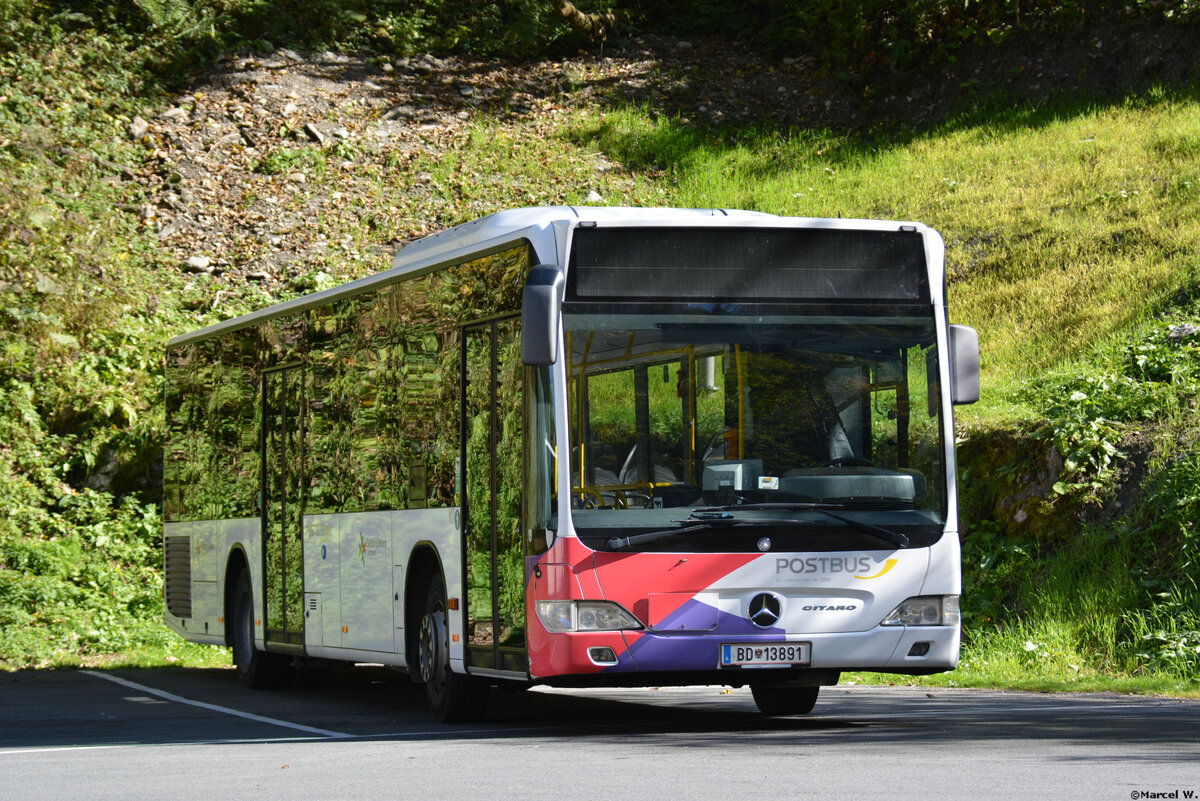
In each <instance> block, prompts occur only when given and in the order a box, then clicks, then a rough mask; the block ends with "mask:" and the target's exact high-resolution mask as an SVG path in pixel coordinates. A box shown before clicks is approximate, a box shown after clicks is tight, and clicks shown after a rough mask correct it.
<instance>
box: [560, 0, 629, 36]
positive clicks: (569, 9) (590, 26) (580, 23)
mask: <svg viewBox="0 0 1200 801" xmlns="http://www.w3.org/2000/svg"><path fill="white" fill-rule="evenodd" d="M550 5H551V6H553V7H554V10H555V11H556V12H558V13H559V14H561V15H562V17H563V19H565V20H566V21H567V24H568V25H570V26H571V27H572V28H574V29H575V30H577V31H579V32H580V33H582V34H584V35H585V36H587V37H589V38H590V39H592V40H593V41H602V40H604V39H605V38H606V37H607V36H608V31H609V29H611V28H612V26H613V25H614V24H616V21H617V18H616V16H615V15H614V14H611V13H606V14H585V13H584V12H582V11H580V10H579V9H578V8H576V7H575V4H574V3H572V2H571V0H550Z"/></svg>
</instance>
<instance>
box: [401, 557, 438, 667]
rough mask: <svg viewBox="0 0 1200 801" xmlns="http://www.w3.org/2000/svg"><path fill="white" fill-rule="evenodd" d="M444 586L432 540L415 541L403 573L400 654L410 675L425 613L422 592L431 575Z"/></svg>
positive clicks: (427, 587) (426, 588)
mask: <svg viewBox="0 0 1200 801" xmlns="http://www.w3.org/2000/svg"><path fill="white" fill-rule="evenodd" d="M435 577H436V578H438V579H440V580H441V582H442V587H443V588H445V586H446V573H445V570H444V568H443V567H442V557H441V554H439V553H438V550H437V547H436V546H434V544H433V543H432V542H428V541H424V542H419V543H417V544H416V545H414V546H413V549H412V553H411V554H410V555H409V559H408V570H407V571H405V574H404V653H405V662H407V663H408V665H409V669H410V674H411V675H412V676H413V677H414V679H415V678H417V677H418V676H419V674H418V672H417V671H415V670H413V669H412V668H413V659H414V658H415V657H416V653H417V633H418V630H419V629H420V622H421V616H422V615H424V614H425V595H426V593H427V592H428V589H429V582H430V581H431V580H432V579H433V578H435Z"/></svg>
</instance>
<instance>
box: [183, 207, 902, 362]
mask: <svg viewBox="0 0 1200 801" xmlns="http://www.w3.org/2000/svg"><path fill="white" fill-rule="evenodd" d="M589 222H590V223H595V224H599V225H614V224H619V225H637V226H663V227H673V226H689V225H701V224H703V225H706V226H708V225H712V226H738V227H742V226H745V227H760V226H761V227H772V226H779V225H785V226H787V227H813V228H847V229H859V230H862V229H876V230H893V231H894V230H896V228H897V227H899V226H913V227H914V228H915V229H918V230H924V229H926V226H923V225H920V224H918V223H910V222H893V221H882V220H851V219H823V218H800V217H782V216H779V215H775V214H767V213H765V212H757V211H742V210H736V209H676V208H663V207H628V206H539V207H528V208H517V209H508V210H506V211H498V212H496V213H494V214H490V215H488V216H486V217H481V218H479V219H477V220H472V221H470V222H466V223H462V224H461V225H456V226H454V227H453V228H448V229H446V230H444V231H439V232H437V233H434V234H430V235H428V236H425V237H422V238H420V239H417V240H415V241H413V242H410V243H408V244H406V245H404V246H402V247H401V248H400V250H399V251H398V252H397V253H396V255H395V256H394V257H393V258H392V262H391V266H390V268H389V269H387V270H384V271H382V272H378V273H373V274H371V275H368V276H365V277H363V278H359V279H357V280H355V281H351V282H349V283H346V284H342V285H340V286H336V287H332V288H330V289H326V290H324V291H321V292H317V293H314V294H311V295H305V296H303V297H299V298H293V299H292V300H288V301H284V302H282V303H276V304H274V305H272V306H268V307H266V308H263V309H259V310H258V311H254V312H251V313H249V314H245V315H242V316H241V317H235V318H231V319H229V320H224V321H221V322H219V323H214V324H212V325H209V326H206V327H204V328H200V329H198V330H195V331H191V332H189V333H185V334H180V335H179V336H176V337H174V338H172V339H171V340H170V341H169V342H168V343H167V346H168V347H172V346H175V345H181V344H184V343H187V342H193V341H197V340H202V339H207V338H208V337H210V336H213V335H216V334H220V333H224V332H228V331H234V330H237V329H240V328H245V327H247V326H249V325H253V324H254V323H256V322H261V321H264V320H268V319H271V318H274V317H278V316H281V315H284V314H290V313H295V312H300V311H304V310H306V309H310V308H313V307H316V306H320V305H323V304H325V303H327V302H329V301H331V300H334V299H336V298H339V297H343V296H349V295H354V294H357V293H359V292H363V291H366V290H367V289H370V288H371V287H374V286H377V285H382V284H387V283H390V282H392V281H394V280H395V279H397V278H399V277H400V276H403V275H411V274H420V273H423V272H427V271H430V270H433V269H436V268H437V267H440V266H442V265H444V264H447V263H449V262H451V261H453V260H454V259H455V258H457V257H460V256H461V255H462V254H464V253H471V252H483V251H485V250H487V249H489V247H491V246H495V247H497V248H498V247H501V246H504V245H506V244H512V243H513V242H514V241H515V240H516V239H520V238H524V239H528V240H529V241H530V243H531V244H532V245H533V247H534V250H535V251H536V252H537V253H538V254H539V257H540V258H543V259H544V258H546V257H547V256H549V255H550V254H551V253H553V254H555V256H556V257H557V256H565V252H562V251H561V250H560V248H563V247H565V236H564V237H560V236H558V235H557V232H558V231H562V232H563V233H565V232H566V230H567V229H569V228H570V227H571V226H574V225H579V224H580V223H585V224H586V223H589Z"/></svg>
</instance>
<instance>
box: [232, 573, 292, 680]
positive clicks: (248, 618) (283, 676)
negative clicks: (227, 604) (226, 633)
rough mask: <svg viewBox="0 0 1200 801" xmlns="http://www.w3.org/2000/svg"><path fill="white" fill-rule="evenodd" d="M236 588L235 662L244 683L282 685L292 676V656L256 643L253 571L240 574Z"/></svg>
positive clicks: (234, 596) (234, 602)
mask: <svg viewBox="0 0 1200 801" xmlns="http://www.w3.org/2000/svg"><path fill="white" fill-rule="evenodd" d="M234 587H235V588H234V591H233V616H232V619H233V636H232V637H231V638H230V639H231V640H232V643H231V644H232V645H233V664H234V667H235V668H237V676H238V681H240V682H241V683H242V686H243V687H249V688H250V689H253V690H266V689H274V688H277V687H282V686H284V685H285V684H287V683H288V680H289V679H290V678H291V662H292V660H291V658H290V657H287V656H285V655H283V654H270V653H267V652H266V651H260V650H258V649H257V648H256V647H254V594H253V592H252V590H251V589H250V572H249V571H247V570H243V571H242V572H241V573H239V574H238V577H237V583H236V584H235V585H234Z"/></svg>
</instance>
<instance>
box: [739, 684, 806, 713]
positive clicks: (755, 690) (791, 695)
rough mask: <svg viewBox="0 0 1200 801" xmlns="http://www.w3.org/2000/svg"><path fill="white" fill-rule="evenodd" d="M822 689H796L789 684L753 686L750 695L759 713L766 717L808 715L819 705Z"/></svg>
mask: <svg viewBox="0 0 1200 801" xmlns="http://www.w3.org/2000/svg"><path fill="white" fill-rule="evenodd" d="M820 691H821V688H820V687H796V686H792V685H787V684H751V685H750V693H751V694H752V695H753V696H754V703H755V705H756V706H757V707H758V711H759V712H762V713H763V714H764V715H770V716H772V717H781V716H784V715H807V714H808V713H809V712H812V708H813V706H814V705H815V704H816V703H817V694H818V693H819V692H820Z"/></svg>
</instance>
